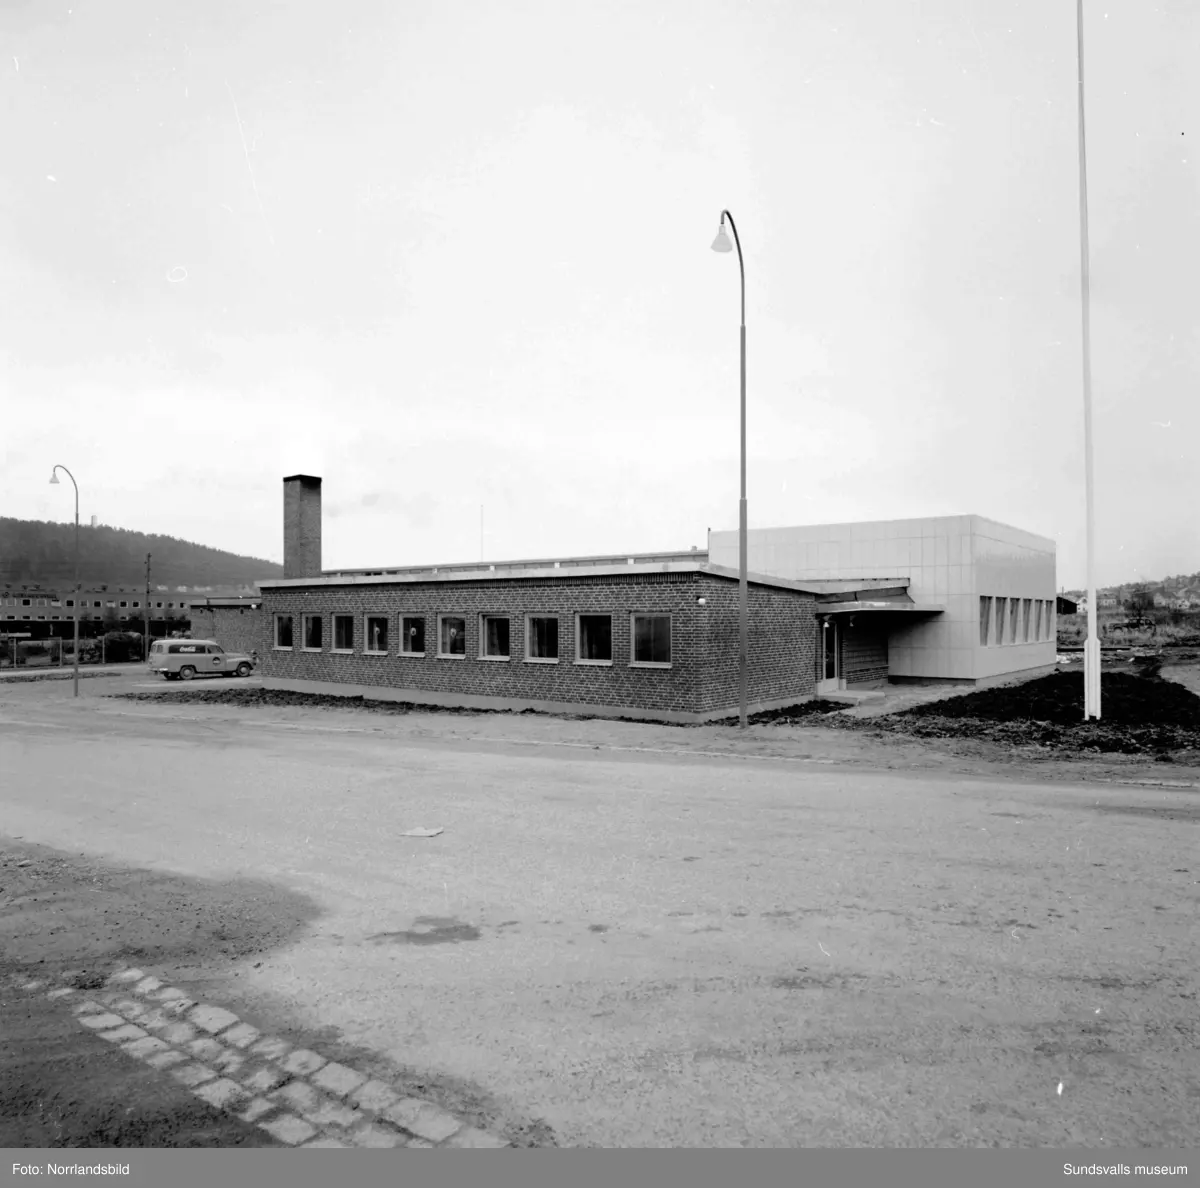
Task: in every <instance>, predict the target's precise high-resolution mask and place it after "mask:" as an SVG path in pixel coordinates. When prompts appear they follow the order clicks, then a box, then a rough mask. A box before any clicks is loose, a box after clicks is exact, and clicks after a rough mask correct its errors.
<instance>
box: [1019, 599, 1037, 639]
mask: <svg viewBox="0 0 1200 1188" xmlns="http://www.w3.org/2000/svg"><path fill="white" fill-rule="evenodd" d="M1032 612H1033V599H1032V598H1026V599H1024V600H1023V601H1022V602H1021V631H1022V635H1021V638H1022V639H1023V640H1024V642H1025V643H1028V642H1029V640H1030V639H1031V638H1036V636H1034V637H1031V636H1030V634H1029V631H1030V627H1031V623H1030V621H1029V618H1030V615H1031V614H1032Z"/></svg>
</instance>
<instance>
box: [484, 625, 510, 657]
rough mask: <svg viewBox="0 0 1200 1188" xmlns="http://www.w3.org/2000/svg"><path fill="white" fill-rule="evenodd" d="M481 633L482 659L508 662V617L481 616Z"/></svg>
mask: <svg viewBox="0 0 1200 1188" xmlns="http://www.w3.org/2000/svg"><path fill="white" fill-rule="evenodd" d="M479 618H480V627H481V628H482V630H481V631H480V633H479V643H480V652H479V655H480V657H488V658H491V659H495V660H507V659H508V658H509V651H508V616H507V615H480V617H479Z"/></svg>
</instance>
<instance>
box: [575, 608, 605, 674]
mask: <svg viewBox="0 0 1200 1188" xmlns="http://www.w3.org/2000/svg"><path fill="white" fill-rule="evenodd" d="M575 623H576V627H575V640H576V648H575V652H576V659H577V660H579V661H580V662H582V663H584V664H611V663H612V615H578V616H577V617H576V620H575Z"/></svg>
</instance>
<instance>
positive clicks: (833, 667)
mask: <svg viewBox="0 0 1200 1188" xmlns="http://www.w3.org/2000/svg"><path fill="white" fill-rule="evenodd" d="M840 637H841V628H839V627H838V622H837V620H836V619H835V618H834V617H833V616H832V615H830V616H829V618H827V619H826V620H825V621H824V622H823V623H822V624H821V679H820V680H819V681H817V692H818V693H836V692H837V691H838V690H839V689H840V688H841V687H842V679H841V678H842V667H841V655H840V653H841V648H840V646H839V644H840V643H841V638H840Z"/></svg>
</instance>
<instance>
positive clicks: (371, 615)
mask: <svg viewBox="0 0 1200 1188" xmlns="http://www.w3.org/2000/svg"><path fill="white" fill-rule="evenodd" d="M372 619H382V620H383V621H384V622H385V623H386V624H387V630H388V634H389V635H391V633H392V616H391V615H389V614H386V613H384V612H383V611H364V612H363V617H362V621H363V646H362V653H363V655H364V656H390V655H391V650H390V649H389V648H383V649H374V648H371V647H369V646H368V645H369V644H370V642H371V631H370V628H369V627H368V624H369V623H370V621H371V620H372ZM388 642H389V643H390V642H391V641H390V640H389V641H388Z"/></svg>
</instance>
